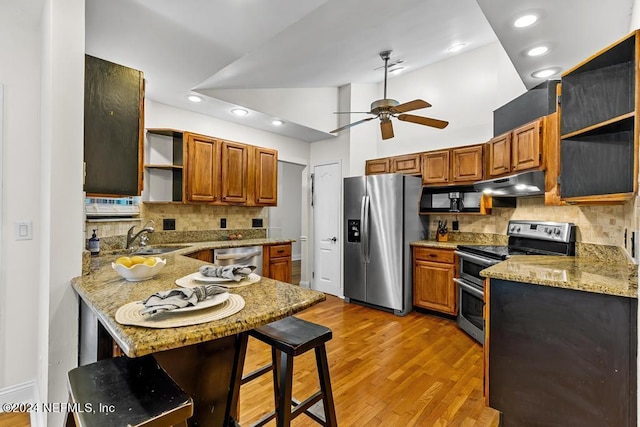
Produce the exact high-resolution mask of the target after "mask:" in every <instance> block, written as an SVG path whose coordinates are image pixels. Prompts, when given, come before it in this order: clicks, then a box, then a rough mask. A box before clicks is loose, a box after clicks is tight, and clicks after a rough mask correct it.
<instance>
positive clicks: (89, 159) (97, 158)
mask: <svg viewBox="0 0 640 427" xmlns="http://www.w3.org/2000/svg"><path fill="white" fill-rule="evenodd" d="M84 86H85V92H84V161H85V184H84V189H85V191H86V192H87V193H88V194H93V195H113V196H137V195H140V192H141V191H142V162H143V151H142V147H143V141H142V138H143V129H144V123H143V117H144V114H143V113H144V77H143V73H142V72H141V71H138V70H134V69H131V68H128V67H124V66H122V65H118V64H114V63H112V62H109V61H105V60H103V59H100V58H95V57H93V56H89V55H85V85H84Z"/></svg>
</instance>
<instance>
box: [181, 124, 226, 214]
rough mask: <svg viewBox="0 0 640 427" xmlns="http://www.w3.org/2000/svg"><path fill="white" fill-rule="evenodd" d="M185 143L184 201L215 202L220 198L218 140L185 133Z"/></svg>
mask: <svg viewBox="0 0 640 427" xmlns="http://www.w3.org/2000/svg"><path fill="white" fill-rule="evenodd" d="M185 136H186V140H187V144H186V149H187V156H186V158H187V164H186V165H185V168H186V171H187V179H186V181H185V183H184V187H185V201H187V202H209V203H212V202H217V201H219V200H220V166H219V163H220V154H219V150H220V142H219V141H218V140H216V139H214V138H210V137H208V136H204V135H197V134H193V133H185Z"/></svg>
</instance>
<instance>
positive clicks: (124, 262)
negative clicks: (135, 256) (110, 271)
mask: <svg viewBox="0 0 640 427" xmlns="http://www.w3.org/2000/svg"><path fill="white" fill-rule="evenodd" d="M116 264H121V265H124V266H125V267H127V268H129V267H131V266H132V265H133V263H132V262H131V258H129V257H128V256H121V257H120V258H118V259H117V260H116Z"/></svg>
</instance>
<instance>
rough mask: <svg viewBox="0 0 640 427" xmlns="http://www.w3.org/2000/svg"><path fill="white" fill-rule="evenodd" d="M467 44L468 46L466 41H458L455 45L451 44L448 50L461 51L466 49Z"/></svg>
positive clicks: (450, 51)
mask: <svg viewBox="0 0 640 427" xmlns="http://www.w3.org/2000/svg"><path fill="white" fill-rule="evenodd" d="M466 46H467V44H466V43H456V44H454V45H451V46H450V47H449V49H447V52H449V53H455V52H458V51H460V50H462V49H464V48H465V47H466Z"/></svg>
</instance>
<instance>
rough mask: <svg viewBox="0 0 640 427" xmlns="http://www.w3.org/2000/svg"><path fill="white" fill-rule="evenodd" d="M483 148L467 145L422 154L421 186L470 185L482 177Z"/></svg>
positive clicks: (481, 146)
mask: <svg viewBox="0 0 640 427" xmlns="http://www.w3.org/2000/svg"><path fill="white" fill-rule="evenodd" d="M483 150H484V146H483V145H482V144H480V145H468V146H464V147H455V148H450V149H448V150H438V151H428V152H426V153H423V154H422V184H424V185H448V184H472V183H473V182H475V181H480V180H482V178H483V176H484V173H483V171H484V169H483V164H484V157H483V152H484V151H483Z"/></svg>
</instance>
